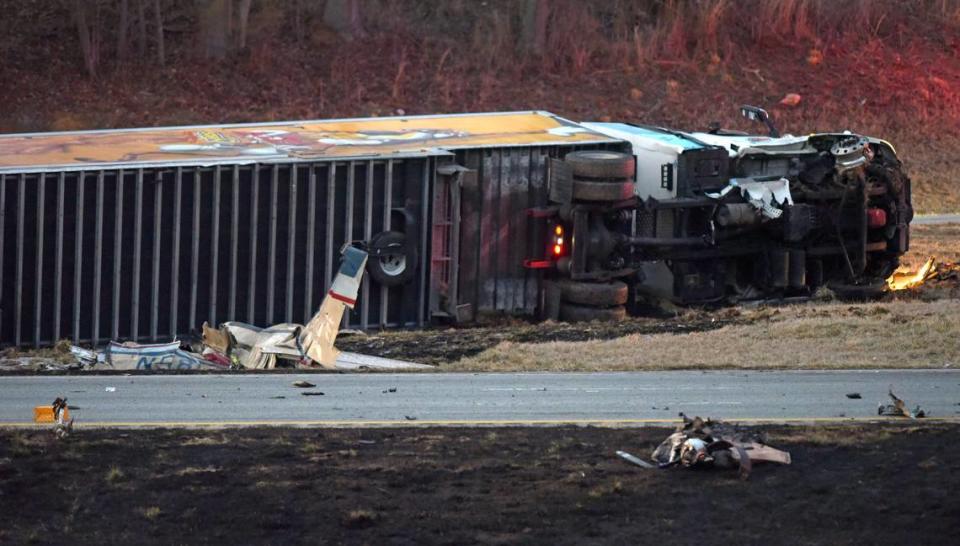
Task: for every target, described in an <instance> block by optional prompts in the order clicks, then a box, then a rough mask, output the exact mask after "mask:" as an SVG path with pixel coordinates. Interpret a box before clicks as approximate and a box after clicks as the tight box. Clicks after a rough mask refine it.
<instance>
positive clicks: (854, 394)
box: [847, 392, 863, 400]
mask: <svg viewBox="0 0 960 546" xmlns="http://www.w3.org/2000/svg"><path fill="white" fill-rule="evenodd" d="M847 398H849V399H851V400H860V399H862V398H863V397H862V396H860V393H859V392H848V393H847Z"/></svg>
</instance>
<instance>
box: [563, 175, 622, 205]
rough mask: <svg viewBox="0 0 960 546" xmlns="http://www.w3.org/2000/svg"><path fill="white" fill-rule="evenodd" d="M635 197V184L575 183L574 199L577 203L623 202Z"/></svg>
mask: <svg viewBox="0 0 960 546" xmlns="http://www.w3.org/2000/svg"><path fill="white" fill-rule="evenodd" d="M631 197H633V183H632V182H628V181H621V182H595V181H590V180H574V181H573V199H574V200H575V201H602V202H614V201H623V200H624V199H630V198H631Z"/></svg>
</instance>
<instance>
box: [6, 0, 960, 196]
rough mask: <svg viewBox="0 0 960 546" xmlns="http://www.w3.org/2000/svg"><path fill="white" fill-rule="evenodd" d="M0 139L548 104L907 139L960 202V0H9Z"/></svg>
mask: <svg viewBox="0 0 960 546" xmlns="http://www.w3.org/2000/svg"><path fill="white" fill-rule="evenodd" d="M0 13H4V17H3V19H2V20H0V59H2V61H0V78H2V79H3V81H4V82H6V85H4V86H3V87H2V88H0V104H3V105H4V106H3V108H2V109H0V131H2V132H22V131H41V130H72V129H87V128H111V127H122V126H147V125H171V124H196V123H217V122H241V121H263V120H278V119H302V118H332V117H347V116H350V117H354V116H384V115H395V114H397V113H401V112H403V113H407V114H421V113H438V112H464V111H485V110H512V109H518V110H519V109H543V110H551V111H554V112H556V113H559V114H561V115H564V116H567V117H570V118H574V119H588V118H589V119H607V118H609V119H621V120H627V121H638V122H644V123H651V124H665V125H671V126H676V127H681V128H687V129H702V128H705V127H706V126H707V124H708V123H709V122H711V121H719V122H721V123H723V124H725V125H728V126H733V127H740V128H743V122H742V121H741V120H739V119H738V118H737V117H736V107H737V106H738V105H740V104H743V103H752V104H757V105H761V106H765V107H767V108H768V109H770V110H771V113H772V114H773V115H774V116H775V118H776V119H777V120H778V122H779V124H780V125H781V126H782V127H783V128H784V129H785V130H787V131H793V132H811V131H816V130H836V129H846V128H849V129H851V130H856V131H860V132H866V133H870V134H875V135H880V136H883V137H885V138H888V139H890V140H891V141H893V142H894V143H895V144H897V146H898V149H899V150H900V151H901V153H902V155H903V156H904V157H905V158H906V160H907V162H908V167H909V168H910V171H911V173H912V175H913V176H914V179H915V181H916V185H915V196H914V200H915V202H916V203H917V205H918V208H919V210H921V211H935V210H960V191H957V190H956V189H954V188H953V184H951V183H950V181H951V180H953V179H954V178H956V170H955V169H956V167H955V165H956V163H957V161H956V160H957V159H958V158H960V2H958V1H957V0H904V1H892V0H876V1H869V0H853V1H850V2H843V3H838V2H831V1H827V0H780V1H777V2H769V1H764V0H743V1H739V2H733V1H731V0H687V1H682V0H643V1H641V0H638V1H627V0H609V1H603V0H594V1H582V0H487V1H482V2H481V1H474V0H450V1H444V2H431V1H425V0H326V1H324V0H289V1H280V0H44V1H40V0H30V1H25V0H0Z"/></svg>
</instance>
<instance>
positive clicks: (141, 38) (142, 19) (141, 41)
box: [137, 0, 147, 60]
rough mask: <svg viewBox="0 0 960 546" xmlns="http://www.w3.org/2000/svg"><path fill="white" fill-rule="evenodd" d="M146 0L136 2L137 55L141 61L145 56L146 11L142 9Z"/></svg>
mask: <svg viewBox="0 0 960 546" xmlns="http://www.w3.org/2000/svg"><path fill="white" fill-rule="evenodd" d="M145 2H146V0H137V24H138V25H139V27H140V32H139V34H137V53H138V54H139V55H140V59H141V60H142V59H143V57H144V55H146V54H147V10H146V8H145V7H144V3H145Z"/></svg>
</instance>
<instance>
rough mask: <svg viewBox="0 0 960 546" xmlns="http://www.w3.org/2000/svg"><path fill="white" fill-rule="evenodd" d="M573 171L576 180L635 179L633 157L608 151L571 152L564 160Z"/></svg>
mask: <svg viewBox="0 0 960 546" xmlns="http://www.w3.org/2000/svg"><path fill="white" fill-rule="evenodd" d="M564 161H566V162H567V163H569V164H570V167H571V169H572V170H573V176H574V178H577V177H583V178H615V179H623V178H633V171H634V160H633V156H632V155H627V154H623V153H620V152H608V151H606V150H581V151H578V152H570V153H569V154H567V156H566V157H565V158H564Z"/></svg>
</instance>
